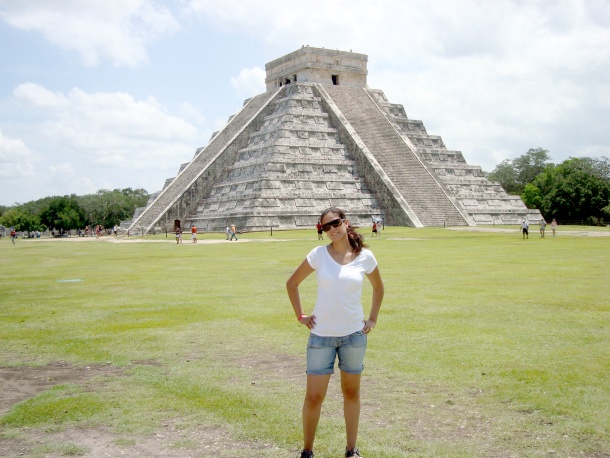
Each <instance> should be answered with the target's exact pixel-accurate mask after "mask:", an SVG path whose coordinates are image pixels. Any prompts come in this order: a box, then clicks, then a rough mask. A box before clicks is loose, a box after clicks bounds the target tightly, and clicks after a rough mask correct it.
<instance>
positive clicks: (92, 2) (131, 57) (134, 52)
mask: <svg viewBox="0 0 610 458" xmlns="http://www.w3.org/2000/svg"><path fill="white" fill-rule="evenodd" d="M0 18H1V19H2V20H4V21H5V22H6V23H8V24H9V25H11V26H12V27H15V28H18V29H21V30H26V31H34V32H39V33H40V34H42V35H43V36H44V37H45V39H47V40H48V41H49V42H51V43H52V44H54V45H56V46H58V47H59V48H61V49H64V50H68V51H74V52H76V53H78V54H79V55H80V57H81V59H82V61H83V63H84V64H85V65H86V66H95V65H98V64H99V63H100V61H101V60H102V59H108V60H109V61H110V62H111V63H112V64H113V65H115V66H118V67H122V66H127V67H134V66H137V65H140V64H142V63H145V62H147V60H148V54H147V51H146V46H147V45H148V44H149V43H151V42H152V41H154V40H155V39H156V38H157V37H159V36H164V35H170V34H172V33H174V32H176V31H177V30H178V29H179V24H178V22H177V20H176V19H175V18H174V16H173V15H172V13H171V12H170V10H168V9H167V8H166V7H164V6H162V5H160V4H158V3H157V2H153V1H150V0H121V1H120V2H113V1H110V2H108V1H106V0H87V1H81V0H55V1H52V0H20V1H18V2H3V4H2V6H1V9H0Z"/></svg>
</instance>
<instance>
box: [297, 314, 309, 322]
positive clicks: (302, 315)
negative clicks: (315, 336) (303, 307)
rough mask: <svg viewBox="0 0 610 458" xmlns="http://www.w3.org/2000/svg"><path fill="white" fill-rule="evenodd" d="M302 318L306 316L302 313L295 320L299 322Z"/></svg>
mask: <svg viewBox="0 0 610 458" xmlns="http://www.w3.org/2000/svg"><path fill="white" fill-rule="evenodd" d="M304 316H307V315H305V314H304V313H301V315H300V316H299V317H298V318H297V320H299V321H301V320H302V319H303V317H304Z"/></svg>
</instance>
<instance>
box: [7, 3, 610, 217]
mask: <svg viewBox="0 0 610 458" xmlns="http://www.w3.org/2000/svg"><path fill="white" fill-rule="evenodd" d="M304 44H307V45H310V46H317V47H326V48H333V49H341V50H346V51H347V50H350V49H352V50H353V51H354V52H359V53H364V54H367V55H368V56H369V63H368V69H369V76H368V84H369V86H370V87H371V88H375V89H382V90H383V91H384V92H385V94H386V96H387V97H388V98H389V100H390V101H391V102H393V103H400V104H402V105H404V107H405V110H406V112H407V115H408V116H409V117H410V118H411V119H421V120H422V121H423V122H424V125H425V126H426V128H427V130H428V133H430V134H433V135H440V136H442V137H443V140H444V141H445V144H446V146H447V147H448V148H449V149H452V150H459V151H462V153H463V154H464V156H465V158H466V160H467V161H468V162H469V163H470V164H475V165H480V166H482V167H483V169H485V170H488V171H491V170H492V169H493V168H494V167H495V166H496V165H497V164H498V163H499V162H500V161H502V160H503V159H510V158H515V157H517V156H520V155H522V154H524V153H525V152H527V150H528V149H529V148H536V147H542V148H545V149H547V150H549V151H550V154H551V157H552V160H553V161H554V162H561V161H563V160H564V159H567V158H568V157H571V156H572V157H574V156H591V157H600V156H606V157H608V156H610V128H608V123H609V120H610V3H609V2H608V1H607V0H590V1H585V0H580V1H579V0H552V1H527V0H515V1H508V0H494V1H474V0H435V1H419V0H418V1H415V0H378V1H376V2H370V1H363V0H335V1H334V2H327V1H319V0H309V1H307V2H286V1H278V0H264V1H258V0H241V1H240V0H235V1H233V2H227V1H218V0H190V1H189V0H173V1H172V0H167V1H154V0H18V1H17V0H0V205H12V204H14V203H16V202H27V201H29V200H34V199H39V198H42V197H45V196H49V195H65V194H72V193H75V194H79V195H80V194H88V193H93V192H95V191H97V190H99V189H101V188H105V189H115V188H126V187H131V188H140V187H142V188H145V189H146V190H148V191H149V192H154V191H157V190H159V189H160V188H161V187H162V185H163V183H164V181H165V179H166V178H169V177H173V176H175V174H176V173H177V171H178V168H179V166H180V164H181V163H183V162H188V161H190V160H191V158H192V157H193V154H194V153H195V150H196V149H197V148H199V147H202V146H205V145H206V144H207V142H208V140H209V138H210V136H211V134H212V133H213V132H214V131H216V130H219V129H220V128H222V126H223V125H224V124H225V123H226V121H227V119H228V117H229V116H230V115H232V114H234V113H235V112H236V111H237V110H239V108H240V107H241V106H242V104H243V101H244V99H246V98H248V97H251V96H253V95H256V94H258V93H261V92H263V91H264V89H265V86H264V76H265V74H264V68H265V63H267V62H269V61H270V60H273V59H275V58H278V57H281V56H283V55H284V54H287V53H289V52H292V51H294V50H296V49H298V48H300V47H301V46H302V45H304Z"/></svg>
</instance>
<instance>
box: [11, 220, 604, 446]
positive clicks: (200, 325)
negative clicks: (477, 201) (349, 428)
mask: <svg viewBox="0 0 610 458" xmlns="http://www.w3.org/2000/svg"><path fill="white" fill-rule="evenodd" d="M507 228H510V229H515V232H514V233H510V232H462V231H452V230H444V229H417V230H416V229H408V228H394V227H388V228H386V230H385V231H384V232H383V236H382V237H381V238H373V239H371V238H367V242H368V243H369V244H370V247H371V249H372V250H373V251H374V253H375V255H376V257H377V259H378V261H379V265H380V270H381V273H382V276H383V278H384V282H385V285H386V297H385V300H384V303H383V307H382V310H381V314H380V321H379V324H378V326H377V327H376V328H375V330H374V331H373V333H372V334H371V336H370V340H369V349H368V352H367V360H366V370H365V373H364V376H363V409H362V418H361V434H360V444H361V451H362V452H363V453H364V455H365V456H374V457H404V456H446V457H487V456H520V457H521V456H524V457H527V456H532V457H534V456H543V455H545V454H548V453H549V450H553V451H554V456H607V455H604V453H607V451H608V450H610V438H609V434H608V425H609V424H610V416H609V409H608V407H607V405H608V399H609V398H610V396H609V395H610V386H609V385H610V383H609V378H608V374H609V373H610V350H609V349H610V335H609V326H608V324H609V319H608V312H609V310H610V306H609V303H610V301H609V300H608V298H609V297H610V286H609V282H608V278H609V277H608V266H609V265H610V254H609V253H610V252H609V248H610V238H608V237H580V236H578V237H577V236H569V235H567V232H568V231H571V230H574V231H582V230H583V228H582V227H573V228H572V227H566V226H563V227H560V228H559V232H558V233H559V236H558V237H557V238H552V237H551V236H550V235H549V234H550V230H549V231H547V238H546V239H544V240H541V239H540V238H538V237H537V232H536V230H535V227H534V226H532V230H531V231H530V232H531V236H530V239H529V240H522V239H521V236H520V234H519V233H518V232H517V229H516V228H515V227H510V226H508V227H507ZM587 229H588V228H587ZM595 230H598V231H607V230H608V229H607V228H595ZM562 232H564V233H563V234H562ZM365 235H367V236H368V235H369V234H368V233H365ZM223 238H224V234H200V240H209V239H217V240H219V241H222V239H223ZM241 238H242V239H243V240H244V241H245V240H253V241H254V240H258V241H260V242H261V243H234V242H231V243H228V242H226V243H218V244H197V245H193V244H191V243H190V242H189V241H188V240H185V242H184V244H183V245H182V246H176V244H175V243H117V244H113V243H106V242H105V241H88V242H82V241H51V242H46V241H40V240H32V241H28V240H23V241H22V240H19V241H18V243H17V244H16V245H15V246H12V244H10V240H9V241H6V240H4V239H3V240H1V241H0V247H1V248H0V249H1V253H2V254H1V256H2V264H3V266H4V271H3V276H2V280H1V282H0V335H2V339H1V340H0V366H19V365H44V364H47V363H50V362H54V361H62V362H68V363H71V364H73V365H75V366H87V365H94V364H103V365H107V364H108V363H110V365H111V366H112V367H114V368H118V369H119V370H120V373H117V374H115V375H114V376H112V377H106V378H104V379H103V380H102V379H93V380H89V381H87V382H83V383H80V384H72V385H69V384H68V385H59V386H56V387H53V388H51V389H49V390H47V391H45V392H43V393H41V394H39V395H38V396H36V397H34V398H32V399H30V400H27V401H24V402H22V403H20V404H18V405H16V406H14V407H13V408H12V409H11V410H10V411H9V412H8V413H6V414H5V415H4V416H2V417H0V434H1V435H0V438H1V437H5V438H9V437H14V436H15V435H16V434H17V435H18V434H19V431H20V430H21V429H22V428H25V427H28V428H32V427H42V428H48V429H53V428H64V427H69V426H77V427H82V428H86V427H90V426H104V427H108V428H110V429H111V430H112V431H115V432H116V435H117V440H123V441H128V442H129V441H132V440H134V439H133V437H135V438H136V439H135V440H136V441H137V438H138V437H140V436H143V435H146V434H150V433H152V432H154V431H158V430H159V429H161V424H162V423H163V422H164V421H167V420H168V419H170V420H171V419H174V420H176V419H179V420H180V421H182V422H184V423H183V424H182V427H183V428H185V429H187V430H188V429H189V428H195V427H197V426H201V425H205V426H210V427H222V428H225V429H226V430H227V432H228V434H229V435H230V436H231V437H233V438H234V439H235V440H246V441H256V442H260V443H266V444H273V446H274V447H276V448H277V449H278V450H280V451H282V453H283V456H286V455H290V454H291V453H293V452H294V451H296V449H297V448H298V447H299V445H300V443H301V423H300V410H301V403H302V397H303V394H304V382H305V377H304V374H303V371H304V346H305V341H306V331H305V329H304V328H302V327H299V325H298V323H297V322H296V320H295V319H294V316H293V312H292V309H291V307H290V304H289V301H288V299H287V296H286V293H285V287H284V283H285V281H286V279H287V277H288V276H289V275H290V273H291V272H292V271H293V270H294V269H295V268H296V266H297V265H298V264H299V263H300V262H301V261H302V259H303V258H304V257H305V255H306V254H307V252H308V251H309V250H310V249H311V248H312V247H314V246H316V245H317V244H318V242H317V240H316V234H315V231H274V233H273V236H271V235H270V233H253V234H243V235H242V236H241ZM145 239H147V240H157V241H164V240H168V241H169V242H172V241H173V239H172V238H171V234H170V235H169V236H168V238H167V239H166V238H165V235H157V236H154V237H146V238H145ZM265 240H274V242H264V241H265ZM75 279H79V280H82V281H81V282H60V281H61V280H75ZM301 290H302V292H301V296H302V298H303V302H304V304H306V307H307V308H308V309H311V307H312V306H313V302H314V300H315V279H314V278H313V276H312V277H311V278H309V279H307V280H306V282H305V283H304V284H303V285H302V288H301ZM363 297H364V304H365V307H366V305H368V302H369V301H370V287H369V286H368V285H365V289H364V296H363ZM337 381H338V379H337V380H333V382H332V383H331V388H330V390H329V394H328V397H327V400H326V402H325V405H324V410H323V415H322V420H321V423H320V427H319V434H318V436H317V439H316V450H317V453H316V456H321V457H324V456H336V455H337V453H340V451H341V449H342V447H343V446H344V439H343V438H344V428H343V419H342V406H341V396H340V390H339V385H338V383H337ZM185 419H186V420H185ZM119 437H127V439H118V438H119ZM129 443H131V442H129ZM175 446H176V447H186V448H190V447H191V446H193V447H194V446H195V445H194V444H192V443H191V442H188V441H187V442H178V443H176V445H175ZM70 450H72V451H74V450H76V451H75V452H74V453H78V447H77V446H71V447H70ZM70 450H66V451H64V453H66V454H69V453H72V452H71V451H70ZM269 456H271V455H269ZM274 456H275V455H274ZM278 456H281V455H278Z"/></svg>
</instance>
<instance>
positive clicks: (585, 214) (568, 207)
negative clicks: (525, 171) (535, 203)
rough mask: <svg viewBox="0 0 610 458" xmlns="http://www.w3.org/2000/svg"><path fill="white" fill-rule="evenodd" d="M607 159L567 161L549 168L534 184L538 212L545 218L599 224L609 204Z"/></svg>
mask: <svg viewBox="0 0 610 458" xmlns="http://www.w3.org/2000/svg"><path fill="white" fill-rule="evenodd" d="M609 171H610V165H609V164H608V159H607V158H605V157H602V158H601V159H593V158H588V157H584V158H570V159H567V160H566V161H564V162H562V163H561V164H559V165H557V166H554V165H549V166H547V167H546V168H545V170H544V172H543V173H542V174H540V175H539V176H538V177H537V178H536V180H535V182H534V185H535V186H536V187H538V188H539V189H540V192H541V194H542V196H543V197H542V201H541V203H540V207H539V208H540V211H541V212H542V214H543V215H544V216H545V217H546V218H556V219H563V220H587V221H589V222H598V221H599V220H602V221H603V219H604V217H606V212H605V210H604V209H605V208H606V207H607V206H608V205H609V204H610V173H609Z"/></svg>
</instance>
